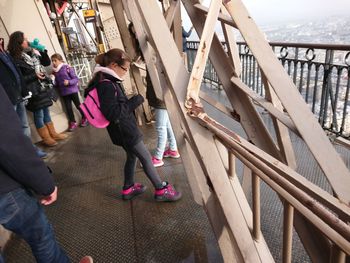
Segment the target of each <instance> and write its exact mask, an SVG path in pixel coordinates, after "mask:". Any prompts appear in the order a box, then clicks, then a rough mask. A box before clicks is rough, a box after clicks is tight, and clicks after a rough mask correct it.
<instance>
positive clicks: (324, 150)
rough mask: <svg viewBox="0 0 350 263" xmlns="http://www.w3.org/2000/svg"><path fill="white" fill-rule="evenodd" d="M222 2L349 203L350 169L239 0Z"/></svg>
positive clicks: (323, 165) (341, 196)
mask: <svg viewBox="0 0 350 263" xmlns="http://www.w3.org/2000/svg"><path fill="white" fill-rule="evenodd" d="M224 5H225V7H226V9H227V10H228V12H229V14H230V15H231V17H232V19H233V20H234V21H235V22H236V25H237V27H238V29H239V30H240V31H241V34H242V36H243V38H244V39H245V41H246V42H247V44H248V46H249V48H250V50H251V52H252V53H253V55H254V57H255V58H256V60H257V61H258V63H259V66H260V68H261V70H262V72H263V73H264V75H265V76H266V78H267V79H268V81H269V83H270V84H271V86H272V88H273V89H274V91H275V92H276V94H277V96H278V97H279V99H280V101H281V102H282V104H283V106H284V108H285V109H286V110H287V112H288V113H289V116H290V118H291V119H292V120H293V122H294V124H295V126H296V127H297V129H298V130H299V133H300V134H301V136H302V138H303V139H304V141H305V143H306V144H307V145H308V147H309V148H310V151H311V152H312V153H313V155H314V156H315V159H316V160H317V162H318V163H319V165H320V167H321V169H322V170H323V171H324V173H325V174H326V176H327V178H328V180H329V182H330V184H331V185H332V187H333V189H334V192H335V194H336V195H337V196H338V197H339V198H340V199H342V200H343V201H344V202H346V203H348V204H349V203H350V191H349V185H350V173H349V171H348V169H347V168H346V166H345V164H344V163H343V161H342V160H341V158H340V157H339V155H338V153H337V152H336V151H335V149H334V147H333V146H332V145H331V143H330V142H329V140H328V138H327V136H326V135H325V134H324V132H323V130H322V128H321V126H320V125H319V123H318V122H317V120H316V118H315V117H314V116H313V114H312V113H311V111H310V110H309V108H308V107H307V105H306V103H305V102H304V101H303V100H302V98H301V97H300V94H299V92H298V91H297V89H296V88H295V85H294V83H293V82H292V80H291V79H290V77H289V76H288V74H287V73H286V71H285V70H284V68H283V66H282V65H281V63H280V62H279V61H278V60H277V58H276V56H275V54H274V53H273V52H272V49H271V47H270V45H269V44H268V42H267V41H266V40H265V38H264V35H263V34H262V32H261V31H260V30H259V29H258V27H257V26H256V25H255V23H254V21H253V20H252V19H251V17H250V16H249V14H248V11H247V10H246V8H245V7H244V5H243V3H242V2H241V1H240V0H227V1H225V2H224Z"/></svg>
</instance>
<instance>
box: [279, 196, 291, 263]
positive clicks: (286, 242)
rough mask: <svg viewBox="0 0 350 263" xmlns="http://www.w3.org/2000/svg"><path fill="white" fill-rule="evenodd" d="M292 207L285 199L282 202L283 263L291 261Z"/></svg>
mask: <svg viewBox="0 0 350 263" xmlns="http://www.w3.org/2000/svg"><path fill="white" fill-rule="evenodd" d="M293 216H294V208H293V207H292V206H291V205H290V204H289V203H288V202H286V201H284V203H283V252H282V258H283V263H291V262H292V242H293Z"/></svg>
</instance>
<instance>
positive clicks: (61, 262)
mask: <svg viewBox="0 0 350 263" xmlns="http://www.w3.org/2000/svg"><path fill="white" fill-rule="evenodd" d="M0 153H1V158H0V224H1V225H3V226H4V227H5V228H6V229H7V230H10V231H12V232H14V233H16V234H17V235H19V236H20V237H21V238H23V239H24V240H25V241H26V242H27V243H28V244H29V246H30V247H31V250H32V252H33V255H34V257H35V259H36V261H37V262H38V263H69V262H70V260H69V258H68V257H67V255H66V253H65V252H64V250H63V249H62V248H61V247H60V245H59V244H58V243H57V240H56V238H55V234H54V232H53V228H52V226H51V224H50V223H49V221H48V219H47V217H46V215H45V212H44V209H43V207H42V205H50V204H52V203H53V202H55V201H56V199H57V187H56V186H55V184H54V181H53V178H52V175H51V173H50V171H49V169H48V168H47V167H46V165H45V163H44V162H43V161H42V160H41V159H40V158H39V157H38V156H37V155H36V154H35V150H34V148H33V146H32V144H31V142H30V140H29V138H28V137H27V136H25V135H24V134H23V132H22V129H21V124H20V121H19V118H18V116H17V114H16V112H15V111H14V109H13V106H12V104H11V102H10V100H9V99H8V97H7V95H6V93H5V91H4V89H3V87H2V86H1V84H0ZM31 191H33V192H35V193H36V194H37V195H38V196H39V201H40V202H38V200H37V198H35V197H34V195H33V193H32V192H31ZM24 261H25V260H24ZM4 262H5V261H4V258H3V257H2V255H1V254H0V263H4ZM81 262H84V263H92V258H91V257H84V258H83V259H82V261H81Z"/></svg>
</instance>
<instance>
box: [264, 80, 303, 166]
mask: <svg viewBox="0 0 350 263" xmlns="http://www.w3.org/2000/svg"><path fill="white" fill-rule="evenodd" d="M261 78H262V81H263V83H264V86H265V93H266V94H265V97H266V99H267V100H268V101H270V102H271V103H272V104H273V105H274V106H275V107H276V109H278V110H279V111H281V112H283V106H282V103H281V102H280V100H279V99H278V97H277V96H276V94H275V92H274V91H273V89H272V88H271V86H270V84H269V82H268V81H267V79H266V77H265V75H264V74H263V73H261ZM271 118H272V121H273V125H274V128H275V133H276V137H277V142H278V146H279V148H280V151H281V154H282V155H283V157H284V159H285V160H286V164H288V165H289V167H292V168H293V169H296V167H297V162H296V159H295V155H294V150H293V146H292V141H291V140H290V136H289V131H288V128H287V127H286V126H284V125H283V124H282V123H281V122H280V121H279V120H278V119H277V118H275V117H274V116H271Z"/></svg>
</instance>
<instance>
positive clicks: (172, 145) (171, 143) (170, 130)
mask: <svg viewBox="0 0 350 263" xmlns="http://www.w3.org/2000/svg"><path fill="white" fill-rule="evenodd" d="M165 115H166V129H167V135H168V141H169V149H170V150H172V151H177V145H176V138H175V135H174V131H173V128H172V127H171V123H170V120H169V115H168V112H166V113H165Z"/></svg>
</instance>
